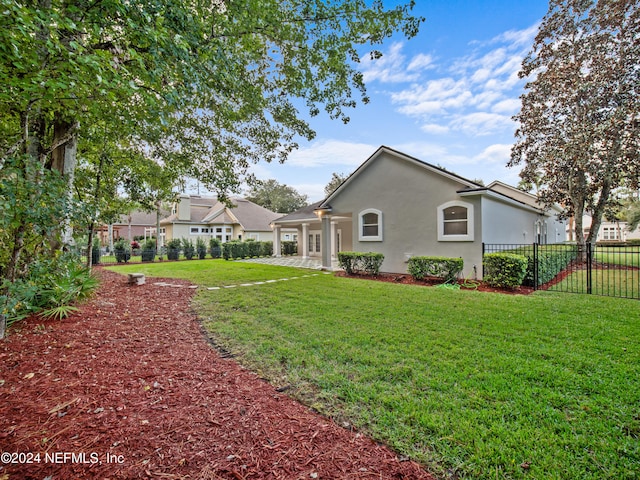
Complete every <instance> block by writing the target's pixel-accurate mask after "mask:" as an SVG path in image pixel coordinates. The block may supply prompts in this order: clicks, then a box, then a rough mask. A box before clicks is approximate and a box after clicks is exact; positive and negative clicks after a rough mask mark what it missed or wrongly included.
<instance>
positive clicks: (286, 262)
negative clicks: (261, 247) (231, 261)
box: [236, 256, 322, 270]
mask: <svg viewBox="0 0 640 480" xmlns="http://www.w3.org/2000/svg"><path fill="white" fill-rule="evenodd" d="M236 261H238V262H249V263H264V264H266V265H281V266H283V267H299V268H312V269H316V270H320V269H322V261H321V260H320V259H317V258H302V257H298V256H295V257H264V258H247V259H244V260H236Z"/></svg>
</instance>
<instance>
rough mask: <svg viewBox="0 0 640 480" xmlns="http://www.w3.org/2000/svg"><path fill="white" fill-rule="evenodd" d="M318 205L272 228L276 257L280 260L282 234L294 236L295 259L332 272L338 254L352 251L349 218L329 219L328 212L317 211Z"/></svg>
mask: <svg viewBox="0 0 640 480" xmlns="http://www.w3.org/2000/svg"><path fill="white" fill-rule="evenodd" d="M319 205H320V203H316V204H313V205H309V206H308V207H305V208H303V209H301V210H298V211H296V212H293V213H291V214H289V215H287V216H285V217H282V218H279V219H278V220H275V221H274V222H273V223H272V224H271V226H272V228H273V233H274V235H273V238H274V241H273V252H274V256H275V257H280V256H281V255H280V252H281V241H282V238H283V234H284V233H285V232H295V233H296V235H295V237H296V238H297V246H298V256H299V257H300V258H301V259H302V260H307V259H313V260H318V261H319V262H320V264H321V266H322V268H326V269H333V268H335V267H336V265H337V262H338V252H341V251H348V250H351V249H352V237H353V233H352V228H353V227H352V220H351V215H332V214H331V212H328V211H326V210H320V209H318V206H319Z"/></svg>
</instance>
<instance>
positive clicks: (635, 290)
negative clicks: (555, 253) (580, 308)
mask: <svg viewBox="0 0 640 480" xmlns="http://www.w3.org/2000/svg"><path fill="white" fill-rule="evenodd" d="M591 282H592V285H591V292H592V293H593V294H595V295H606V296H611V297H623V298H635V299H638V298H640V270H634V269H628V270H625V269H616V268H607V269H600V268H594V269H593V270H592V277H591ZM549 290H553V291H559V292H571V293H587V272H586V270H584V269H583V270H576V271H574V272H573V273H571V274H569V275H568V276H567V277H566V278H565V279H563V280H562V281H561V282H558V283H557V284H555V285H553V286H551V287H550V288H549Z"/></svg>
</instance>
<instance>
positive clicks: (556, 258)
mask: <svg viewBox="0 0 640 480" xmlns="http://www.w3.org/2000/svg"><path fill="white" fill-rule="evenodd" d="M577 255H578V252H577V249H576V248H566V249H553V250H552V251H544V249H543V247H539V249H538V285H543V284H545V283H547V282H550V281H551V280H553V279H554V278H555V276H556V275H558V274H559V273H560V272H562V271H563V270H564V269H565V268H567V265H569V263H571V262H572V261H573V260H575V259H576V257H577ZM527 258H528V265H527V274H526V276H525V279H524V282H523V283H524V285H527V286H531V287H533V286H534V268H535V266H534V258H533V254H531V255H530V256H529V255H527ZM538 285H535V286H538Z"/></svg>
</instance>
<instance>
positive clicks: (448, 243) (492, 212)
mask: <svg viewBox="0 0 640 480" xmlns="http://www.w3.org/2000/svg"><path fill="white" fill-rule="evenodd" d="M556 213H557V212H555V211H545V210H544V209H543V208H542V207H541V206H540V205H538V204H537V203H536V201H535V197H534V196H532V195H529V194H525V193H524V192H520V191H519V190H517V189H515V188H513V187H509V186H508V185H506V184H502V183H496V182H494V184H492V186H489V187H485V186H483V185H480V184H478V183H476V182H473V181H471V180H467V179H465V178H462V177H460V176H458V175H456V174H454V173H451V172H449V171H447V170H444V169H442V168H439V167H436V166H434V165H431V164H429V163H426V162H423V161H421V160H418V159H416V158H414V157H411V156H409V155H405V154H404V153H401V152H398V151H396V150H393V149H391V148H388V147H385V146H382V147H380V148H379V149H378V150H377V151H376V152H375V153H374V154H373V155H371V156H370V157H369V158H368V159H367V160H366V161H365V162H364V163H363V164H362V165H360V167H358V169H357V170H356V171H355V172H353V173H352V174H351V175H350V176H349V177H348V178H347V179H346V180H345V181H344V182H343V183H342V184H341V185H340V186H339V187H338V188H337V189H336V190H335V191H334V192H333V193H332V194H331V195H329V197H327V198H326V199H325V200H323V201H321V202H318V203H316V204H314V205H311V206H309V207H305V208H303V209H301V210H298V211H297V212H293V213H291V214H290V215H286V216H284V217H282V218H279V219H277V220H276V221H275V222H273V228H274V231H275V232H276V235H275V237H276V238H279V235H278V232H279V231H280V230H281V229H283V228H287V229H292V228H295V229H297V231H298V252H299V254H301V255H302V256H303V257H318V258H321V259H322V264H323V266H324V267H326V268H331V266H332V264H333V263H334V262H335V261H336V260H337V253H338V252H340V251H364V252H368V251H372V252H379V253H382V254H384V256H385V258H384V263H383V264H382V271H386V272H397V273H401V272H406V271H407V262H408V260H409V258H411V257H412V256H422V255H428V256H445V257H462V258H463V260H464V271H463V274H464V275H465V276H471V277H476V278H478V277H480V276H481V274H482V273H481V272H482V268H481V266H482V244H483V243H500V244H509V243H510V244H521V243H533V242H534V241H538V242H540V243H558V242H562V241H563V240H564V234H565V224H564V222H563V221H560V220H558V219H557V218H556ZM274 251H275V252H278V251H279V249H278V248H277V245H274Z"/></svg>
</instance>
